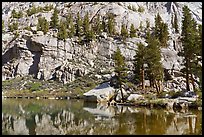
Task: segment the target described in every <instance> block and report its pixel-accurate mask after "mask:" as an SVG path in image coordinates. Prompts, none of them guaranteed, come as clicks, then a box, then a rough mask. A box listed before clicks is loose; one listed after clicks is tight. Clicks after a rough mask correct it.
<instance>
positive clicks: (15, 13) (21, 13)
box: [11, 10, 23, 19]
mask: <svg viewBox="0 0 204 137" xmlns="http://www.w3.org/2000/svg"><path fill="white" fill-rule="evenodd" d="M11 14H12V17H13V18H17V19H19V18H22V17H23V12H22V11H19V12H16V11H15V10H13V11H12V13H11Z"/></svg>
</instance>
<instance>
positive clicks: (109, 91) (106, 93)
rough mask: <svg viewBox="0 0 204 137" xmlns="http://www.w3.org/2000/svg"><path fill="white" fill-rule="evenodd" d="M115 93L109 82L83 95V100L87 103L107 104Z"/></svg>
mask: <svg viewBox="0 0 204 137" xmlns="http://www.w3.org/2000/svg"><path fill="white" fill-rule="evenodd" d="M114 93H115V89H114V88H113V87H111V86H110V84H109V82H106V83H103V84H101V85H99V86H98V87H96V88H94V89H92V90H90V91H88V92H86V93H84V94H83V97H84V100H85V101H89V102H108V101H109V100H110V99H111V98H112V97H113V96H114Z"/></svg>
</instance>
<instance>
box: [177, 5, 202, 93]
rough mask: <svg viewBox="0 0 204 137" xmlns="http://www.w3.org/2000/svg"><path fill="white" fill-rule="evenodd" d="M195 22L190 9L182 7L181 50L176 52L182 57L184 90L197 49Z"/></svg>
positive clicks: (187, 83) (188, 80)
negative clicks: (184, 78)
mask: <svg viewBox="0 0 204 137" xmlns="http://www.w3.org/2000/svg"><path fill="white" fill-rule="evenodd" d="M195 26H196V25H195V22H194V20H193V18H192V17H191V13H190V10H189V8H188V7H187V6H184V7H183V17H182V33H181V36H182V39H181V40H182V46H183V49H182V51H181V52H180V53H179V54H178V55H179V56H182V57H184V64H183V65H184V66H185V67H184V69H182V71H183V72H184V74H185V77H186V90H187V91H189V90H190V86H189V84H190V79H189V77H190V75H191V74H192V70H193V62H194V61H195V55H196V51H197V48H198V47H197V46H196V45H197V44H196V40H197V37H196V29H195Z"/></svg>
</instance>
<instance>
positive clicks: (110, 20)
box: [107, 13, 115, 36]
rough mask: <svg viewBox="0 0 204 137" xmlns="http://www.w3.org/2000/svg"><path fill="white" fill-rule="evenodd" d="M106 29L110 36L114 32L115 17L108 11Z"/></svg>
mask: <svg viewBox="0 0 204 137" xmlns="http://www.w3.org/2000/svg"><path fill="white" fill-rule="evenodd" d="M107 28H108V29H107V30H108V34H109V35H110V36H113V35H114V34H115V17H114V15H113V14H111V13H108V23H107Z"/></svg>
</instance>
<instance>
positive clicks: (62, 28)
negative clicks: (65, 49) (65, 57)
mask: <svg viewBox="0 0 204 137" xmlns="http://www.w3.org/2000/svg"><path fill="white" fill-rule="evenodd" d="M67 37H68V34H67V30H66V23H65V22H64V21H62V20H61V21H60V25H59V32H58V33H57V38H58V39H59V40H64V41H65V40H66V38H67Z"/></svg>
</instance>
